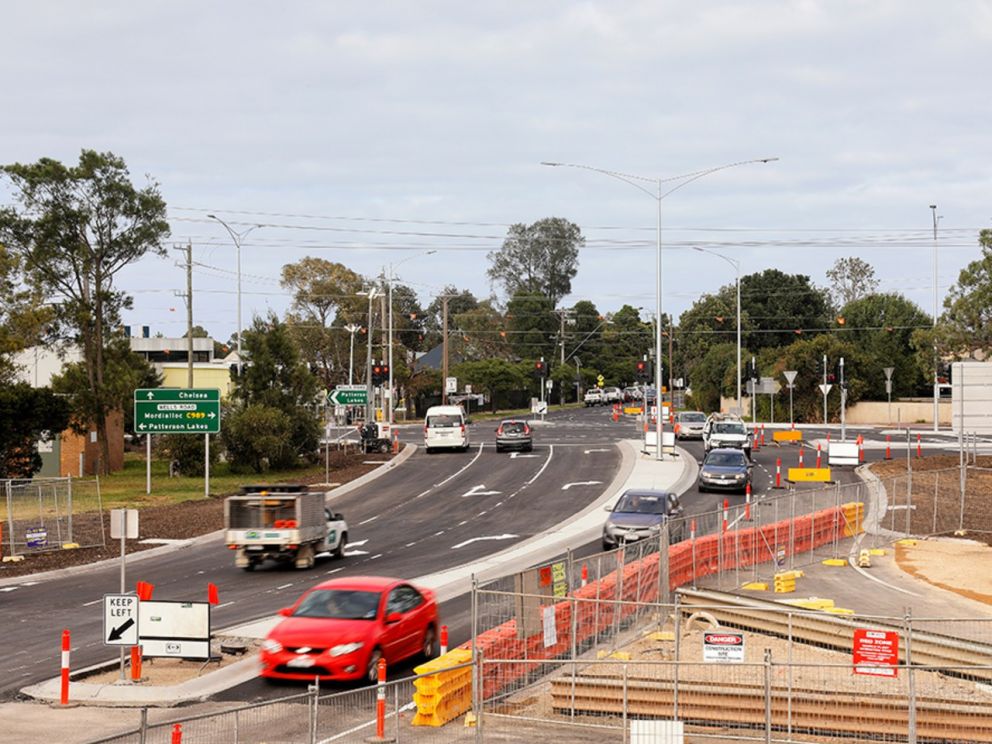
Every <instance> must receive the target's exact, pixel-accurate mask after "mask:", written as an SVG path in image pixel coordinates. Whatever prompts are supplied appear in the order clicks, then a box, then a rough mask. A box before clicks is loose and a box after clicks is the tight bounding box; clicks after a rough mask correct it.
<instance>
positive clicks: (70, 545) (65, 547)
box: [62, 543, 79, 550]
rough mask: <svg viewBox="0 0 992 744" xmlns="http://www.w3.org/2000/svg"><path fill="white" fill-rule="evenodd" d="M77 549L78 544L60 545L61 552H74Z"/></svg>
mask: <svg viewBox="0 0 992 744" xmlns="http://www.w3.org/2000/svg"><path fill="white" fill-rule="evenodd" d="M78 547H79V543H62V549H63V550H76V549H77V548H78Z"/></svg>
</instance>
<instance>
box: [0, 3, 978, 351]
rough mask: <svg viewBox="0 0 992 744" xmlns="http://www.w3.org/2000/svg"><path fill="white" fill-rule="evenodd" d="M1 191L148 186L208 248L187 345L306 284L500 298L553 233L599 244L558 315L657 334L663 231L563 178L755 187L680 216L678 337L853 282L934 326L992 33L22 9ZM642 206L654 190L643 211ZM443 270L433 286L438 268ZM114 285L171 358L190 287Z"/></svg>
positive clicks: (971, 19) (793, 16)
mask: <svg viewBox="0 0 992 744" xmlns="http://www.w3.org/2000/svg"><path fill="white" fill-rule="evenodd" d="M2 18H3V28H4V33H3V37H4V43H3V45H2V46H0V60H2V63H0V82H2V90H3V98H4V101H5V105H4V107H3V115H2V116H0V149H2V150H0V152H2V154H0V162H5V163H9V162H15V161H19V162H30V161H34V160H37V159H38V158H40V157H46V156H47V157H54V158H57V159H60V160H63V161H65V162H74V161H75V160H76V158H77V157H78V154H79V151H80V149H82V148H93V149H97V150H101V151H103V150H110V151H112V152H114V153H116V154H118V155H120V156H121V157H123V158H124V159H125V160H126V161H127V163H128V165H129V167H130V169H131V172H132V174H133V175H134V177H135V178H136V180H138V181H139V182H144V176H145V174H150V175H151V176H152V177H153V178H154V179H155V180H157V181H158V182H159V184H160V187H161V191H162V194H163V196H164V197H165V199H166V201H167V203H168V205H169V215H170V221H171V224H172V238H171V239H170V241H169V242H170V245H172V244H173V243H185V242H186V241H187V240H192V241H193V252H194V260H195V261H197V262H199V263H201V264H203V265H202V266H198V267H197V270H196V273H195V275H194V284H195V290H194V291H195V301H194V314H195V322H196V323H198V324H200V325H202V326H204V327H206V328H207V329H208V330H209V331H211V333H212V334H213V335H214V336H215V337H217V338H219V339H226V338H227V337H228V335H229V334H230V333H232V332H233V331H234V329H235V318H236V295H235V288H236V279H235V274H234V267H235V251H234V247H233V243H232V242H231V240H230V238H229V236H228V235H227V233H226V232H225V231H224V230H223V228H222V227H221V226H220V225H219V224H217V223H214V222H212V221H211V220H209V219H207V218H206V216H205V215H206V214H207V213H211V212H213V213H216V214H217V215H218V216H220V217H222V218H224V219H225V220H226V221H228V222H229V223H230V224H231V225H232V226H233V227H235V229H238V230H243V229H246V228H247V227H249V226H250V225H252V224H256V223H260V224H262V225H263V227H262V228H261V229H257V230H255V231H254V232H252V234H251V235H249V236H248V237H247V239H246V240H245V243H244V247H243V251H242V283H243V290H244V299H243V301H244V315H245V324H246V325H247V324H248V322H249V318H250V316H251V314H252V313H264V312H266V311H267V309H269V308H271V309H274V310H276V311H278V312H279V313H280V314H281V313H282V312H283V311H284V310H285V308H286V306H287V304H288V297H287V295H286V293H285V292H284V291H283V290H282V289H281V288H280V287H279V283H278V277H279V271H280V268H281V267H282V265H284V264H285V263H288V262H292V261H295V260H298V259H300V258H302V257H304V256H307V255H314V256H320V257H323V258H326V259H329V260H332V261H339V262H341V263H344V264H345V265H347V266H349V267H350V268H352V269H354V270H356V271H358V272H360V273H363V274H366V275H373V274H378V273H379V272H380V271H382V269H383V267H384V266H385V265H387V264H389V263H393V264H397V263H398V262H400V261H403V260H404V259H407V258H409V259H410V260H407V261H406V262H405V263H403V265H401V266H398V267H397V268H396V270H395V271H396V274H397V276H399V277H400V278H401V280H402V281H405V282H408V283H409V284H410V285H411V286H413V287H414V288H415V289H416V290H417V291H418V293H419V294H420V296H421V298H422V299H423V301H424V303H425V304H426V303H428V302H430V299H431V297H432V295H433V294H436V293H437V292H438V290H440V288H441V287H443V286H444V285H446V284H454V285H457V286H458V287H459V288H467V289H470V290H472V291H473V292H475V293H476V294H477V295H480V296H486V295H488V294H489V293H490V291H491V287H490V285H489V282H488V280H487V278H486V275H485V269H486V267H487V265H488V264H487V261H486V252H487V251H489V250H493V249H495V248H498V247H499V245H500V244H501V242H502V238H503V236H504V235H505V232H506V227H507V226H508V225H510V224H512V223H515V222H525V223H529V222H533V221H535V220H538V219H541V218H543V217H548V216H558V217H564V218H567V219H569V220H572V221H574V222H576V223H577V224H579V225H580V226H581V228H582V231H583V233H584V235H585V236H586V238H587V241H588V243H587V246H586V248H585V249H583V251H582V252H581V255H580V266H579V272H578V275H577V276H576V278H575V280H574V281H573V285H572V289H573V292H572V295H571V296H570V297H568V298H566V300H565V304H566V305H569V304H572V303H573V302H575V301H576V300H579V299H591V300H593V301H594V302H595V303H596V304H597V306H598V307H599V309H600V311H601V312H603V311H611V310H616V309H618V308H619V307H620V306H621V305H622V304H624V303H629V304H632V305H635V306H643V307H644V308H645V309H646V310H653V308H654V304H655V286H654V256H655V253H654V225H655V217H656V211H655V202H654V201H653V200H652V199H651V198H649V197H648V196H647V195H645V194H643V193H641V192H639V191H637V190H635V189H634V188H632V187H631V186H629V185H627V184H625V183H622V182H620V181H618V180H615V179H612V178H609V177H607V176H604V175H601V174H598V173H595V172H590V171H584V170H579V169H572V168H548V167H543V166H541V165H540V162H541V161H544V160H551V161H561V162H568V163H576V164H582V165H588V166H592V167H597V168H603V169H608V170H616V171H621V172H625V173H630V174H636V175H643V176H647V177H651V178H667V177H671V176H677V175H680V174H684V173H691V172H695V171H699V170H703V169H707V168H710V167H716V166H720V165H723V164H727V163H733V162H737V161H744V160H749V159H752V158H762V157H778V158H780V160H779V161H778V162H775V163H770V164H767V165H744V166H740V167H736V168H731V169H727V170H724V171H721V172H717V173H713V174H711V175H709V176H706V177H704V178H702V179H700V180H698V181H695V182H693V183H691V184H689V185H688V186H686V187H685V188H683V189H681V190H679V191H676V192H675V193H673V194H671V196H669V197H667V198H666V199H664V200H663V201H662V207H663V210H662V222H663V226H664V232H663V240H664V244H665V246H666V247H665V250H664V258H663V267H664V292H663V305H664V310H665V311H666V312H675V313H676V314H678V313H680V312H681V311H683V310H684V309H685V308H687V307H688V306H689V305H691V303H692V302H693V300H694V299H696V298H698V297H699V296H700V295H701V294H704V293H707V292H713V291H715V290H717V289H718V288H719V287H720V286H721V285H722V284H727V283H730V282H732V281H733V278H734V270H733V268H732V267H731V266H730V265H729V264H727V263H725V262H724V261H722V260H720V259H719V258H716V257H713V256H708V255H705V254H702V253H698V252H696V251H693V250H690V248H691V246H693V245H696V246H700V247H704V248H706V249H707V250H713V251H717V252H720V253H724V254H726V255H727V256H730V257H732V258H735V259H739V260H740V261H741V262H742V271H743V272H744V273H750V272H752V271H760V270H763V269H765V268H769V267H776V268H779V269H781V270H783V271H786V272H790V273H804V274H808V275H810V276H811V277H812V279H813V280H814V282H816V283H818V284H821V285H823V284H825V283H826V278H825V276H824V272H825V271H826V269H827V268H829V267H830V266H831V265H832V263H833V262H834V261H835V260H836V259H837V258H839V257H842V256H851V255H857V256H860V257H862V258H864V259H865V260H867V261H869V262H870V263H871V264H873V265H874V266H875V268H876V271H877V273H878V277H879V279H880V280H881V282H882V289H884V290H898V291H901V292H903V293H904V294H905V295H906V296H907V297H909V298H910V299H912V300H914V301H916V302H918V303H919V304H920V305H921V307H922V308H923V309H924V310H925V311H926V312H928V313H929V312H930V311H931V309H932V283H933V264H932V248H933V236H932V216H931V210H930V208H929V205H930V204H937V205H938V210H937V214H939V215H940V216H941V218H942V219H941V220H940V223H939V224H940V228H939V231H938V236H939V255H940V269H939V281H938V284H939V287H940V293H941V297H942V296H943V293H944V291H945V290H946V288H947V287H949V286H950V285H952V284H953V283H954V282H955V281H956V279H957V275H958V271H959V270H960V268H961V267H962V266H964V265H965V264H966V263H967V262H969V261H971V260H974V259H975V258H976V257H977V256H978V253H979V251H978V247H977V233H978V230H979V229H981V228H985V227H992V199H990V196H992V168H990V166H992V137H990V136H989V125H990V122H992V115H990V114H992V110H990V109H992V96H990V95H989V91H990V82H989V80H990V75H992V4H990V3H989V2H983V1H977V0H976V1H967V0H943V1H942V2H922V1H919V0H916V1H914V0H892V1H883V0H871V1H869V2H845V1H843V0H823V1H822V2H815V1H812V0H809V1H806V2H755V1H754V0H749V1H748V2H739V1H733V2H697V3H686V2H674V1H667V0H666V1H664V2H662V1H659V0H654V1H650V2H605V1H604V2H584V3H578V2H500V3H486V4H484V3H465V2H383V3H368V2H288V3H279V4H276V3H259V2H239V3H233V2H231V3H222V2H215V3H209V2H208V3H204V2H182V1H176V0H170V2H132V1H126V2H99V1H97V0H95V1H94V2H86V3H79V2H46V1H45V0H31V1H30V2H19V1H16V0H15V1H11V2H5V3H4V6H3V11H2ZM649 188H650V186H649ZM429 249H438V253H436V254H434V255H429V256H423V255H420V254H421V253H423V252H424V251H426V250H429ZM170 253H173V255H171V256H170V257H169V259H168V260H165V259H160V258H153V257H147V258H145V259H144V260H142V261H141V262H140V263H139V264H138V265H137V266H135V267H133V268H131V269H129V270H128V271H127V272H126V273H124V274H123V275H122V276H121V286H122V287H123V288H125V289H126V290H128V291H130V292H131V293H133V294H134V296H135V307H134V310H133V311H132V312H129V313H128V315H127V318H126V321H127V322H130V323H131V324H133V325H134V326H138V325H142V324H146V325H150V326H151V327H152V330H153V333H155V332H162V333H164V334H165V335H167V336H170V335H176V336H178V335H181V334H182V332H183V331H184V330H185V313H184V311H183V304H182V300H181V299H180V298H178V297H176V296H174V292H176V291H182V290H183V289H184V287H185V279H184V272H183V271H182V270H181V269H180V268H178V267H177V266H176V265H175V262H176V261H177V260H178V259H179V255H178V254H177V253H174V252H171V251H170Z"/></svg>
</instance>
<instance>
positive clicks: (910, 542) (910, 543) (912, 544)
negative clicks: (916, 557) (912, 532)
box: [896, 538, 916, 548]
mask: <svg viewBox="0 0 992 744" xmlns="http://www.w3.org/2000/svg"><path fill="white" fill-rule="evenodd" d="M896 545H902V546H903V547H904V548H913V547H916V540H913V539H910V538H906V539H903V540H896Z"/></svg>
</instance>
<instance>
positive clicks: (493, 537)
mask: <svg viewBox="0 0 992 744" xmlns="http://www.w3.org/2000/svg"><path fill="white" fill-rule="evenodd" d="M515 537H517V535H487V536H486V537H473V538H472V539H470V540H466V541H465V542H460V543H458V544H457V545H452V546H451V549H452V550H458V548H464V547H465V546H466V545H469V544H471V543H474V542H479V541H480V540H512V539H513V538H515Z"/></svg>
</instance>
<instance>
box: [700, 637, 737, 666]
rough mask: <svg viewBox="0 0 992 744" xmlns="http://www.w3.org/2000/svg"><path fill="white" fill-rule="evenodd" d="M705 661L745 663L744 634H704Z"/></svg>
mask: <svg viewBox="0 0 992 744" xmlns="http://www.w3.org/2000/svg"><path fill="white" fill-rule="evenodd" d="M703 661H707V662H712V663H717V664H741V663H743V661H744V634H743V633H737V632H732V631H728V632H722V631H712V632H707V633H703Z"/></svg>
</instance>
